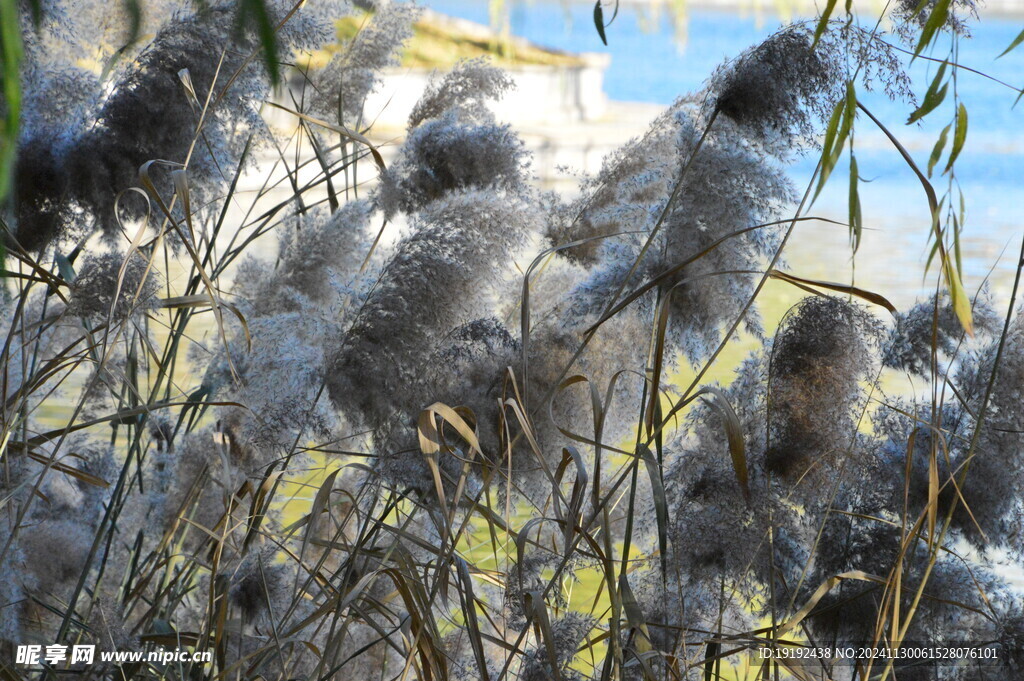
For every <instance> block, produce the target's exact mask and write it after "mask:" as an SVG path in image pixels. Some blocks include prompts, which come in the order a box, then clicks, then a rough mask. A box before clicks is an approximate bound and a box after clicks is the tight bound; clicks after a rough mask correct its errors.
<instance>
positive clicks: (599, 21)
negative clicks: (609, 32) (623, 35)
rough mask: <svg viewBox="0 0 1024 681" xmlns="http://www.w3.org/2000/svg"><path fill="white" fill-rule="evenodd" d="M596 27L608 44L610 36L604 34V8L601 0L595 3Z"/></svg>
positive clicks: (603, 41)
mask: <svg viewBox="0 0 1024 681" xmlns="http://www.w3.org/2000/svg"><path fill="white" fill-rule="evenodd" d="M594 28H596V29H597V35H598V36H599V37H600V38H601V42H602V43H604V44H605V45H606V46H607V45H608V36H606V35H605V34H604V9H602V7H601V0H597V2H596V3H594Z"/></svg>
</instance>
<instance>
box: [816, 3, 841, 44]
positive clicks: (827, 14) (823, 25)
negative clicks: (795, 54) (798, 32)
mask: <svg viewBox="0 0 1024 681" xmlns="http://www.w3.org/2000/svg"><path fill="white" fill-rule="evenodd" d="M837 2H838V0H828V4H827V5H825V11H824V12H822V13H821V18H819V19H818V25H817V27H815V29H814V42H813V45H817V44H818V40H820V39H821V36H823V35H824V34H825V29H827V28H828V21H829V19H831V18H832V12H833V11H835V9H836V3H837Z"/></svg>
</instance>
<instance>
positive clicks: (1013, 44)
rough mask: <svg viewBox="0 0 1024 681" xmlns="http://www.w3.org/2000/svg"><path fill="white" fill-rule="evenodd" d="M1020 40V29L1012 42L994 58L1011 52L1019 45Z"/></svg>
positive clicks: (1023, 34) (1023, 35) (1023, 40)
mask: <svg viewBox="0 0 1024 681" xmlns="http://www.w3.org/2000/svg"><path fill="white" fill-rule="evenodd" d="M1022 42H1024V31H1021V32H1020V33H1018V34H1017V37H1016V38H1014V39H1013V42H1012V43H1010V46H1009V47H1007V48H1006V49H1005V50H1003V51H1002V52H1000V53H999V56H998V57H996V59H999V58H1000V57H1005V56H1006V55H1008V54H1009V53H1010V52H1013V51H1014V50H1015V49H1017V46H1018V45H1020V44H1021V43H1022Z"/></svg>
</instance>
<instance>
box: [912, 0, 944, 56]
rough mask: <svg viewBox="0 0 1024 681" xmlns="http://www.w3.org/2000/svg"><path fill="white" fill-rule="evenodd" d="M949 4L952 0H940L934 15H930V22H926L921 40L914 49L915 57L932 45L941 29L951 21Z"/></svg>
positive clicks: (933, 9) (936, 4)
mask: <svg viewBox="0 0 1024 681" xmlns="http://www.w3.org/2000/svg"><path fill="white" fill-rule="evenodd" d="M949 3H950V0H938V2H936V3H935V7H934V8H932V13H931V14H929V15H928V21H926V22H925V24H924V28H923V29H922V30H921V38H920V40H918V42H917V47H915V48H914V56H917V55H919V54H921V53H922V52H923V51H924V48H926V47H928V45H929V44H931V41H932V38H933V37H934V36H935V33H936V32H937V31H938V30H939V28H941V27H942V26H944V25H945V24H946V21H947V20H948V19H949Z"/></svg>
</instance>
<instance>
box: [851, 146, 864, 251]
mask: <svg viewBox="0 0 1024 681" xmlns="http://www.w3.org/2000/svg"><path fill="white" fill-rule="evenodd" d="M859 179H860V178H859V176H858V174H857V156H856V155H855V154H854V153H853V151H852V150H851V151H850V200H849V203H850V243H851V244H852V245H853V252H854V253H856V252H857V249H858V248H860V237H861V233H862V232H863V231H864V220H863V216H862V215H861V210H860V193H859V191H858V184H857V183H858V181H859Z"/></svg>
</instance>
